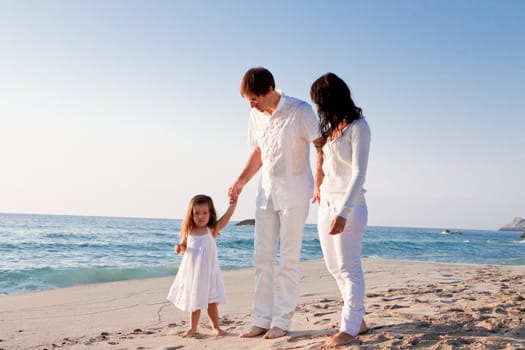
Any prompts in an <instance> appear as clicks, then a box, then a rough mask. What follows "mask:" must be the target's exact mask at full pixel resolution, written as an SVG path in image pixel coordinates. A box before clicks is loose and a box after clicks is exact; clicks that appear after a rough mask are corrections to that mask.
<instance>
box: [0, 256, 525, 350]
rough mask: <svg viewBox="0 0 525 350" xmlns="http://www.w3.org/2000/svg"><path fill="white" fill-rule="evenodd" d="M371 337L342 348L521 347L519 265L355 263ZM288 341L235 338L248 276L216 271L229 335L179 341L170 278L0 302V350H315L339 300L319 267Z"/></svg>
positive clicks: (313, 267) (248, 291) (311, 264)
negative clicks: (359, 266)
mask: <svg viewBox="0 0 525 350" xmlns="http://www.w3.org/2000/svg"><path fill="white" fill-rule="evenodd" d="M363 268H364V271H365V279H366V288H367V289H366V300H365V301H366V307H367V314H366V321H367V323H368V325H369V328H370V330H369V332H367V333H366V334H363V335H360V336H358V337H357V338H356V341H355V342H354V343H353V344H350V345H348V346H345V347H342V348H348V349H357V348H359V349H525V322H524V320H523V318H524V317H525V266H493V265H460V264H445V263H425V262H414V261H398V260H380V259H363ZM302 275H303V277H302V281H301V298H300V303H299V305H298V307H297V312H296V314H295V316H294V320H293V325H292V328H291V330H290V332H289V334H288V335H287V336H285V337H283V338H279V339H275V340H264V339H262V338H260V337H259V338H254V339H240V338H239V337H238V335H239V333H240V332H241V331H243V330H245V329H246V328H248V327H249V326H250V316H249V310H250V306H251V297H252V292H253V269H242V270H234V271H224V280H225V284H226V289H227V292H228V303H227V304H225V305H220V307H219V311H220V315H221V324H222V327H223V329H225V330H227V331H228V332H229V335H227V336H223V337H216V336H213V335H212V333H211V330H210V328H209V327H208V321H207V318H206V316H205V315H203V317H202V318H201V327H200V329H199V334H198V335H197V336H196V337H193V338H182V337H180V336H178V333H179V332H181V331H182V330H185V329H186V322H187V320H188V315H187V314H186V313H184V312H181V311H179V310H177V309H176V308H175V307H174V306H173V305H172V304H170V303H169V302H168V301H167V300H166V299H165V297H166V294H167V291H168V288H169V286H170V285H171V282H172V280H173V278H172V277H167V278H155V279H144V280H131V281H122V282H111V283H103V284H95V285H86V286H80V287H71V288H63V289H56V290H50V291H44V292H34V293H26V294H19V295H8V296H1V297H0V349H166V350H168V349H171V350H174V349H225V348H228V349H318V348H319V347H320V346H321V344H322V343H323V342H324V341H325V340H326V338H327V337H328V336H330V335H331V334H334V333H335V332H336V331H337V327H338V321H339V311H340V307H341V301H340V298H339V297H338V295H337V287H336V285H335V282H334V281H333V279H332V277H331V276H330V275H329V274H328V272H327V271H326V269H325V267H324V264H323V262H322V261H305V262H303V263H302Z"/></svg>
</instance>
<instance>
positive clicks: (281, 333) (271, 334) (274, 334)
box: [263, 326, 288, 339]
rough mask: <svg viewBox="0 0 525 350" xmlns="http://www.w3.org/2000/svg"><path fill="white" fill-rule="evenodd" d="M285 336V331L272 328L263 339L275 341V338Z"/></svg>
mask: <svg viewBox="0 0 525 350" xmlns="http://www.w3.org/2000/svg"><path fill="white" fill-rule="evenodd" d="M287 334H288V332H287V331H285V330H284V329H282V328H279V327H275V326H274V327H272V328H270V330H269V331H268V332H266V334H265V335H264V337H263V338H264V339H276V338H281V337H284V336H285V335H287Z"/></svg>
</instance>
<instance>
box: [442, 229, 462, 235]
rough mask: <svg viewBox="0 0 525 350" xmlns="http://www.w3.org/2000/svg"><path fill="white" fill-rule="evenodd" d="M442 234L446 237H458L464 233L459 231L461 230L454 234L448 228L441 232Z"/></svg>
mask: <svg viewBox="0 0 525 350" xmlns="http://www.w3.org/2000/svg"><path fill="white" fill-rule="evenodd" d="M441 234H444V235H457V236H459V235H461V234H462V232H461V231H459V230H457V231H454V232H452V231H450V230H449V229H448V228H447V229H445V230H443V231H441Z"/></svg>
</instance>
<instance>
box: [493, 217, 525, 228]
mask: <svg viewBox="0 0 525 350" xmlns="http://www.w3.org/2000/svg"><path fill="white" fill-rule="evenodd" d="M499 231H525V219H522V218H519V217H515V218H514V220H512V222H511V223H508V224H506V225H505V226H503V227H501V228H500V229H499Z"/></svg>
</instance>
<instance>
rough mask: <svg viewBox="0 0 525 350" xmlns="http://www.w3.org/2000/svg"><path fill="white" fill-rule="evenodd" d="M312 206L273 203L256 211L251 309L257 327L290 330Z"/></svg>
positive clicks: (307, 203)
mask: <svg viewBox="0 0 525 350" xmlns="http://www.w3.org/2000/svg"><path fill="white" fill-rule="evenodd" d="M309 207H310V204H309V202H308V201H306V202H305V204H304V205H303V206H299V207H295V208H291V209H284V210H277V211H276V210H274V209H273V204H272V200H271V199H270V200H269V201H268V206H267V208H266V209H260V208H257V210H256V213H255V236H254V253H253V260H254V265H255V293H254V299H253V308H252V323H253V325H254V326H257V327H261V328H266V329H269V328H271V327H279V328H281V329H284V330H288V329H289V328H290V324H291V323H292V317H293V314H294V312H295V307H296V306H297V302H298V299H299V281H300V266H299V262H300V258H301V244H302V238H303V230H304V224H305V221H306V217H307V216H308V210H309ZM279 242H280V259H279V274H278V287H277V298H276V300H275V298H274V278H273V277H274V272H273V267H274V261H275V257H276V251H277V244H278V243H279Z"/></svg>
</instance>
